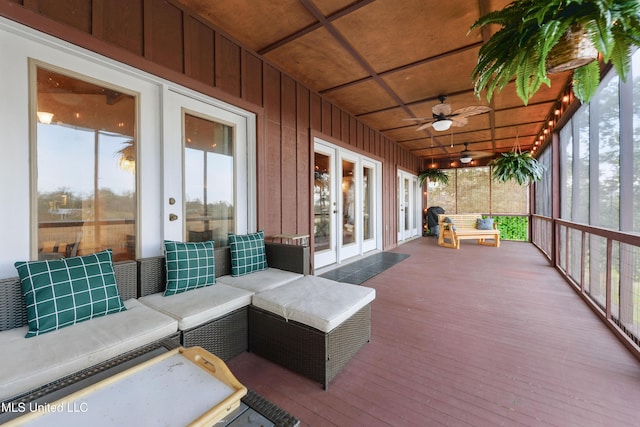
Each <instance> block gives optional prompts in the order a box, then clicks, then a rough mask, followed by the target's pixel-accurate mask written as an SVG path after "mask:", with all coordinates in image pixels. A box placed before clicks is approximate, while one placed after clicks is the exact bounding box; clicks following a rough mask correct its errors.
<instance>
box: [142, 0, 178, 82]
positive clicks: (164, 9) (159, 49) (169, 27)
mask: <svg viewBox="0 0 640 427" xmlns="http://www.w3.org/2000/svg"><path fill="white" fill-rule="evenodd" d="M151 3H152V6H151V11H150V12H148V13H149V14H150V20H151V32H150V33H149V32H148V31H147V32H145V37H150V38H151V40H149V41H148V44H146V46H150V47H151V50H150V52H145V56H147V57H148V58H150V59H151V60H152V61H153V62H157V63H158V64H161V65H164V66H165V67H167V68H170V69H172V70H174V71H178V72H182V71H183V69H184V66H183V59H184V49H183V46H184V39H183V37H184V28H183V27H184V26H183V21H182V11H181V10H180V9H178V8H177V7H175V6H173V5H172V4H169V3H167V2H166V1H164V0H153V1H152V2H151ZM145 12H146V11H145Z"/></svg>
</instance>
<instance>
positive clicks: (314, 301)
mask: <svg viewBox="0 0 640 427" xmlns="http://www.w3.org/2000/svg"><path fill="white" fill-rule="evenodd" d="M374 299H375V289H372V288H367V287H364V286H357V285H350V284H347V283H340V282H336V281H333V280H329V279H324V278H321V277H316V276H305V277H303V278H300V279H297V280H295V281H293V282H291V283H288V284H286V285H283V286H280V287H278V288H275V289H272V290H268V291H265V292H261V293H259V294H256V295H254V296H253V301H252V305H251V306H250V307H249V350H250V351H251V352H253V353H256V354H258V355H260V356H262V357H264V358H266V359H268V360H271V361H272V362H275V363H277V364H279V365H281V366H284V367H285V368H287V369H290V370H292V371H294V372H297V373H299V374H301V375H303V376H305V377H307V378H310V379H312V380H314V381H317V382H319V383H320V384H322V385H323V387H324V389H325V390H326V389H327V387H328V385H329V382H330V381H331V380H332V379H333V378H334V377H335V376H336V375H337V374H338V372H340V370H341V369H342V368H343V367H344V366H345V365H346V364H347V362H349V360H351V358H352V357H353V356H354V355H355V354H356V353H357V352H358V350H359V349H360V348H361V347H362V346H363V345H364V344H365V343H367V342H369V340H370V339H371V302H372V301H373V300H374Z"/></svg>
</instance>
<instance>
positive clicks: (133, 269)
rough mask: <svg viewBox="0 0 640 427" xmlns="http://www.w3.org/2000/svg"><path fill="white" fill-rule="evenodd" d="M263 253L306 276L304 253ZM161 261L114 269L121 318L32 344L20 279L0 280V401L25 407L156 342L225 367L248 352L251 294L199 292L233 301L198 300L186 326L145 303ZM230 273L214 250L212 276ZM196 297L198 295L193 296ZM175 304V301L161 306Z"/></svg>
mask: <svg viewBox="0 0 640 427" xmlns="http://www.w3.org/2000/svg"><path fill="white" fill-rule="evenodd" d="M266 252H267V260H268V262H269V265H272V266H274V267H275V266H278V267H281V268H289V269H293V270H297V271H296V272H285V271H283V272H282V275H283V276H287V273H289V274H290V275H291V277H293V278H297V277H302V276H303V275H304V274H305V273H308V272H309V248H304V247H294V246H290V245H280V244H275V243H273V244H271V243H267V244H266ZM163 262H164V258H162V257H157V258H147V259H141V260H138V261H125V262H117V263H113V268H114V273H115V276H116V279H117V284H118V290H119V292H120V297H121V298H122V300H123V301H124V304H125V307H126V308H127V310H126V311H122V312H120V313H114V314H109V315H107V316H103V317H98V318H94V319H91V320H88V321H84V322H81V323H78V324H75V325H73V326H71V327H65V328H62V329H59V330H56V331H53V332H48V333H46V334H43V335H40V336H37V337H33V338H25V334H26V332H27V330H28V327H27V326H26V325H27V315H26V306H25V302H24V297H23V295H22V288H21V284H20V279H19V278H17V277H16V278H9V279H2V280H0V348H2V352H0V367H1V368H0V401H1V402H16V401H28V400H30V399H32V398H35V397H39V396H42V395H44V394H46V393H49V392H51V391H53V390H55V389H57V388H60V387H61V386H62V384H63V383H68V381H69V378H72V377H74V376H75V374H77V373H78V372H81V371H85V370H87V371H92V370H95V369H94V368H96V367H97V366H99V365H102V364H105V363H107V362H108V361H110V360H112V359H114V358H123V356H124V355H126V354H127V353H136V352H138V351H139V349H140V348H142V347H146V346H148V345H149V344H152V343H155V342H158V341H163V340H171V341H173V342H175V343H176V344H182V345H184V346H194V345H199V346H202V347H204V348H206V349H207V350H209V351H211V352H213V353H215V354H217V355H219V357H221V358H224V359H225V360H227V359H229V358H231V357H233V356H234V355H236V354H238V353H240V352H242V351H245V350H246V349H247V348H248V344H247V343H248V338H247V335H248V320H247V316H248V315H247V312H248V305H249V304H250V303H251V296H252V295H253V292H249V291H244V290H241V289H239V288H232V287H227V286H225V285H222V284H221V283H220V284H218V285H216V286H212V287H209V288H210V289H206V288H203V290H204V291H205V292H211V291H214V293H218V292H220V291H221V290H222V292H220V293H222V294H224V291H228V292H230V293H231V295H232V296H235V297H234V298H231V299H232V301H233V302H232V303H231V304H226V305H225V304H224V303H222V304H219V303H220V300H219V299H218V298H217V297H216V296H215V295H213V296H212V295H208V297H209V298H206V299H205V298H198V299H199V301H200V303H201V305H200V306H199V307H196V311H197V309H200V310H201V311H202V313H193V312H192V314H193V315H192V316H191V318H190V319H186V323H185V321H184V320H185V319H182V320H183V321H182V322H181V320H179V319H177V318H176V317H174V316H171V315H170V314H167V313H163V312H162V310H158V309H155V308H152V306H151V304H148V303H147V304H145V303H144V298H142V297H144V296H149V295H151V294H153V293H155V291H156V290H158V291H159V290H161V287H162V286H163V283H164V282H163V280H164V272H163V269H164V264H163ZM274 270H275V269H274ZM229 273H230V255H229V248H228V247H227V248H219V249H216V275H217V276H224V275H226V274H229ZM197 291H200V289H197V290H195V291H190V292H197ZM190 292H187V293H186V294H189V293H190ZM193 295H197V294H193ZM238 295H240V298H237V297H238ZM177 296H178V297H179V295H177ZM172 298H176V296H172V297H169V298H165V299H166V300H171V299H172ZM223 299H224V297H223ZM179 300H180V298H178V299H174V301H179ZM203 304H204V305H203ZM234 304H236V305H238V304H239V306H238V307H236V306H235V305H234ZM187 306H188V304H187ZM185 325H186V327H185ZM181 326H183V330H181V329H180V327H181ZM5 407H6V405H5ZM3 411H4V410H3ZM3 411H0V412H3Z"/></svg>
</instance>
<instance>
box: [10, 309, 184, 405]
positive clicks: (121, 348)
mask: <svg viewBox="0 0 640 427" xmlns="http://www.w3.org/2000/svg"><path fill="white" fill-rule="evenodd" d="M124 304H125V306H126V307H127V310H126V311H122V312H119V313H114V314H110V315H109V316H103V317H97V318H94V319H91V320H88V321H86V322H81V323H78V324H75V325H73V326H69V327H66V328H62V329H58V330H56V331H52V332H49V333H46V334H43V335H39V336H37V337H33V338H29V339H27V338H25V337H24V336H25V333H26V332H27V328H28V327H27V326H24V327H21V328H16V329H11V330H8V331H3V332H0V347H1V348H2V351H1V352H0V366H2V369H1V370H0V400H5V399H7V398H9V397H12V396H15V395H18V394H20V393H23V392H26V391H29V390H32V389H34V388H36V387H39V386H41V385H44V384H47V383H50V382H52V381H54V380H57V379H59V378H61V377H64V376H66V375H70V374H72V373H75V372H77V371H80V370H82V369H85V368H88V367H90V366H93V365H96V364H98V363H101V362H104V361H105V360H108V359H110V358H112V357H116V356H118V355H120V354H123V353H126V352H128V351H131V350H133V349H136V348H138V347H141V346H143V345H146V344H149V343H151V342H154V341H157V340H159V339H162V338H164V337H167V336H169V335H171V334H173V333H175V332H176V331H177V330H178V322H177V321H176V320H175V319H173V318H171V317H169V316H166V315H164V314H162V313H160V312H157V311H155V310H152V309H151V308H149V307H146V306H144V305H142V304H140V303H139V302H138V301H136V300H134V299H131V300H127V301H125V302H124Z"/></svg>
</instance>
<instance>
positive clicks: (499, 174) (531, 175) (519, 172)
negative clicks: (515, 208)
mask: <svg viewBox="0 0 640 427" xmlns="http://www.w3.org/2000/svg"><path fill="white" fill-rule="evenodd" d="M489 164H490V165H491V166H492V169H493V175H492V176H493V179H495V180H496V181H499V182H506V181H509V180H515V181H516V182H517V183H518V184H519V185H528V184H530V183H532V182H537V181H540V180H541V179H542V175H543V174H544V170H545V167H544V165H543V164H542V163H540V162H538V160H537V159H536V158H535V157H533V156H532V155H531V153H530V152H528V151H526V152H524V153H523V152H520V151H519V150H514V151H510V152H508V153H502V155H501V156H500V157H498V158H497V159H495V160H492V161H491V162H490V163H489Z"/></svg>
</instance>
